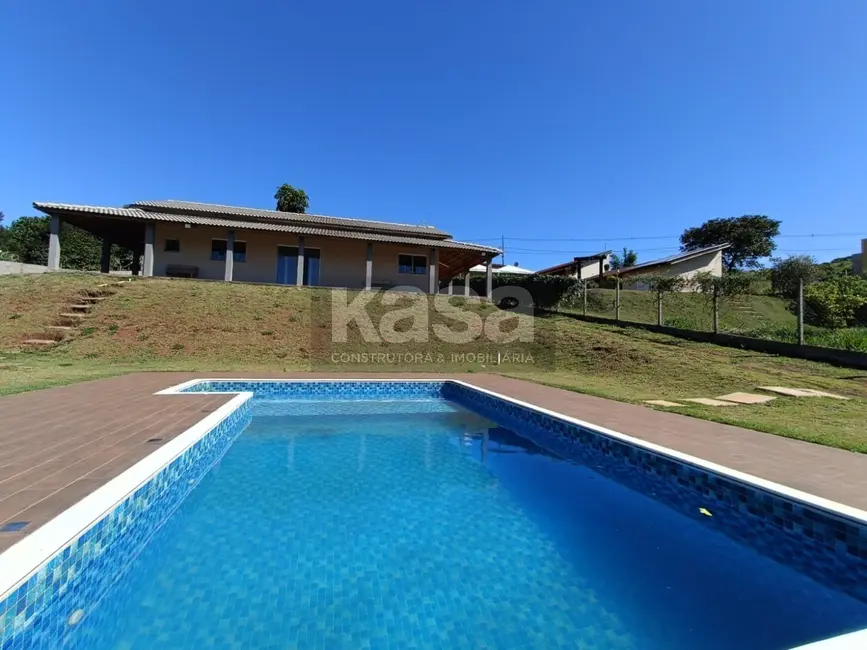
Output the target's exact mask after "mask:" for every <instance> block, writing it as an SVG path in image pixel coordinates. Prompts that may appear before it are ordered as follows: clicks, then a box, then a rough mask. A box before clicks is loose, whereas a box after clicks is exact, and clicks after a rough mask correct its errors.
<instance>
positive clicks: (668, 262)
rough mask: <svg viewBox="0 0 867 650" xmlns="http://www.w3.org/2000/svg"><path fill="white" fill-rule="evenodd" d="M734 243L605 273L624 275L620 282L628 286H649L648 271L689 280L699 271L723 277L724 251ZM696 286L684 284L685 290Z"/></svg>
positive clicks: (690, 289) (608, 274)
mask: <svg viewBox="0 0 867 650" xmlns="http://www.w3.org/2000/svg"><path fill="white" fill-rule="evenodd" d="M730 245H731V244H717V245H716V246H708V247H707V248H699V249H697V250H692V251H685V252H683V253H678V254H677V255H671V256H669V257H663V258H661V259H658V260H652V261H650V262H644V263H642V264H636V265H635V266H630V267H628V268H624V269H614V270H612V271H608V272H607V273H606V274H605V277H610V278H613V277H620V280H621V285H620V286H621V287H622V288H624V289H647V285H646V284H645V283H643V282H642V280H641V276H645V275H661V276H669V277H673V276H676V277H680V278H684V279H685V280H689V279H691V278H693V277H695V276H696V275H697V274H698V273H703V272H708V273H710V274H711V275H713V276H714V277H720V276H721V275H722V272H723V263H722V252H723V251H724V250H725V249H726V248H728V247H729V246H730ZM693 290H694V288H693V287H691V286H689V285H687V286H686V287H685V288H684V291H693Z"/></svg>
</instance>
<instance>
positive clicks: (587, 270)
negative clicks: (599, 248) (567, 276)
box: [573, 255, 611, 280]
mask: <svg viewBox="0 0 867 650" xmlns="http://www.w3.org/2000/svg"><path fill="white" fill-rule="evenodd" d="M602 268H603V269H604V271H607V270H608V269H610V268H611V256H610V255H607V256H606V257H605V259H604V260H602ZM604 271H603V272H604ZM573 277H575V278H577V279H579V280H587V279H589V278H596V277H599V260H591V261H589V262H582V263H581V268H580V269H578V273H577V274H575V275H573Z"/></svg>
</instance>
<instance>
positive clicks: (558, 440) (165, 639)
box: [0, 381, 867, 650]
mask: <svg viewBox="0 0 867 650" xmlns="http://www.w3.org/2000/svg"><path fill="white" fill-rule="evenodd" d="M178 391H180V392H184V391H189V392H203V391H204V392H212V391H217V392H230V393H238V396H237V397H236V398H234V399H233V400H232V402H231V403H230V404H229V405H227V407H228V408H225V410H224V411H223V412H221V413H217V414H215V416H214V417H213V418H212V420H211V421H208V422H206V423H204V424H203V426H201V427H199V429H201V430H200V431H196V432H194V433H195V434H196V436H197V437H196V436H191V437H190V438H189V439H186V440H181V442H180V443H179V444H178V445H176V448H171V447H169V445H167V446H166V447H164V448H163V449H161V450H160V452H164V454H163V455H164V456H165V457H166V458H165V459H157V460H161V461H162V462H164V469H160V470H159V471H157V472H155V473H151V474H149V475H147V476H145V475H144V474H142V475H140V476H138V477H135V476H134V477H133V481H134V482H135V481H136V480H137V481H139V483H140V484H139V485H138V486H137V487H135V490H133V491H132V492H131V493H130V494H129V496H127V493H124V494H122V495H121V497H123V498H122V499H121V498H118V499H117V500H116V502H115V503H113V504H109V506H107V507H108V510H107V512H106V515H107V516H106V517H103V518H100V519H99V521H98V522H97V523H96V525H95V526H92V527H88V528H87V529H86V530H85V532H84V534H83V535H80V536H77V537H75V536H70V539H73V537H74V541H73V543H72V544H71V545H65V547H64V548H63V550H61V551H60V553H59V554H57V555H55V556H54V557H53V558H51V559H50V560H49V562H48V563H46V564H43V565H42V566H41V568H39V570H37V571H36V572H34V573H33V574H32V575H29V576H24V580H23V582H22V583H21V584H18V585H17V586H16V587H15V591H14V592H13V596H15V598H14V600H12V601H11V603H12V606H11V607H10V598H9V597H8V596H7V597H6V598H5V600H4V604H3V605H2V606H0V612H3V614H2V617H0V621H2V623H3V626H4V627H3V634H2V636H0V638H2V639H3V646H2V647H3V648H4V650H5V649H6V648H7V647H8V648H16V650H17V649H18V648H31V647H33V648H39V647H45V648H57V647H64V648H94V649H102V648H157V647H159V648H206V647H214V648H232V647H238V648H368V647H369V648H408V647H417V648H460V647H466V648H481V647H491V648H536V647H538V648H576V647H577V648H582V647H583V648H598V649H600V650H616V649H621V648H635V649H641V650H644V649H648V650H657V649H660V650H661V649H665V650H679V649H681V648H683V649H687V648H689V649H694V648H702V649H705V648H706V649H709V650H714V649H723V648H726V649H727V648H738V649H748V648H756V649H765V648H767V649H772V648H773V649H777V648H779V649H784V648H792V647H795V646H798V645H801V644H805V643H808V642H811V641H816V640H819V639H825V638H828V637H834V636H837V635H840V634H843V633H846V632H850V631H853V630H858V629H860V628H864V627H867V560H865V558H867V552H865V550H867V534H865V528H864V525H863V522H861V521H859V520H858V519H857V518H853V517H851V516H848V515H851V514H852V513H846V512H842V513H841V512H829V511H827V510H825V509H822V508H821V507H820V506H821V505H822V504H817V503H804V502H802V501H799V500H797V499H793V498H791V497H790V496H787V495H785V494H782V493H780V492H779V491H775V490H774V489H773V486H760V485H757V484H754V483H751V482H749V481H746V480H741V479H742V477H736V476H734V475H733V474H728V475H722V474H718V473H716V472H713V471H710V470H709V469H708V468H706V467H702V466H698V465H695V464H693V463H691V462H690V461H689V459H685V458H680V457H678V455H676V454H670V453H664V452H662V451H661V450H658V449H653V448H652V446H650V445H637V444H633V442H631V441H629V440H628V439H626V438H625V437H623V436H618V435H614V434H613V432H605V431H603V430H599V431H597V430H595V429H593V428H591V427H588V426H587V425H581V424H577V423H576V422H574V421H570V420H568V419H566V418H558V417H556V416H553V415H551V414H549V413H546V412H543V411H540V410H538V409H533V408H531V407H529V406H527V405H521V404H519V403H515V402H514V401H513V400H504V399H502V398H501V397H498V396H495V395H492V394H490V393H488V392H486V391H481V390H479V389H475V388H473V387H471V386H468V385H466V384H462V383H460V382H429V381H426V382H316V381H312V382H232V381H210V382H194V383H190V384H188V385H183V386H181V387H179V389H178ZM178 391H174V392H178ZM166 399H183V396H182V395H175V396H173V397H166ZM184 435H186V434H184ZM182 438H183V437H182ZM179 440H180V439H179ZM173 442H174V441H173ZM167 448H168V449H167ZM146 460H147V459H146ZM143 462H144V461H143ZM160 467H163V466H160ZM134 469H135V468H134ZM131 471H132V470H131ZM119 478H122V477H119ZM106 487H109V486H106ZM766 488H770V489H766ZM79 505H82V504H79ZM104 507H106V506H104ZM66 514H68V513H65V515H66ZM856 514H857V513H856ZM63 516H64V515H61V517H63ZM58 519H60V518H58ZM93 521H94V520H91V522H89V523H92V522H93ZM53 523H54V522H52V524H53ZM49 526H51V524H49ZM49 526H46V528H48V527H49ZM40 532H42V531H37V533H34V534H33V535H32V536H31V537H36V536H37V535H38V534H39V533H40ZM37 541H38V542H39V543H41V544H43V546H44V544H45V542H43V541H41V540H38V539H37ZM5 556H6V554H4V555H3V556H0V567H6V566H8V564H3V563H2V562H3V560H4V559H5ZM16 594H17V595H16ZM22 596H23V598H22ZM856 647H857V646H856Z"/></svg>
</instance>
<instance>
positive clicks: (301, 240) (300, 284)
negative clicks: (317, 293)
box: [295, 237, 304, 287]
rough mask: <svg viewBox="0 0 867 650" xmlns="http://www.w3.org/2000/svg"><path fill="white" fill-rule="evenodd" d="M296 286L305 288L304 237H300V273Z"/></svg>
mask: <svg viewBox="0 0 867 650" xmlns="http://www.w3.org/2000/svg"><path fill="white" fill-rule="evenodd" d="M295 285H296V286H298V287H303V286H304V237H298V271H297V277H296V278H295Z"/></svg>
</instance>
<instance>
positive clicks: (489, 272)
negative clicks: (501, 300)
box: [485, 259, 494, 302]
mask: <svg viewBox="0 0 867 650" xmlns="http://www.w3.org/2000/svg"><path fill="white" fill-rule="evenodd" d="M493 286H494V265H493V260H492V259H489V260H487V261H486V262H485V300H487V301H488V302H491V300H493V296H492V295H491V294H492V293H493Z"/></svg>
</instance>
